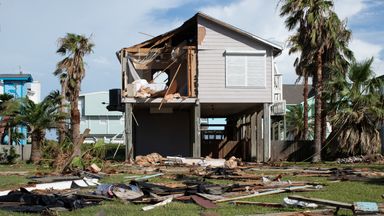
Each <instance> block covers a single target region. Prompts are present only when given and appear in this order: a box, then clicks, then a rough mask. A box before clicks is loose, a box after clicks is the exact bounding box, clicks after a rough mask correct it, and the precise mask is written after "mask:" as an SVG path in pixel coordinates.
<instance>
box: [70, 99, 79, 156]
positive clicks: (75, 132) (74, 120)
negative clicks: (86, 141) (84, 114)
mask: <svg viewBox="0 0 384 216" xmlns="http://www.w3.org/2000/svg"><path fill="white" fill-rule="evenodd" d="M77 106H78V101H77V100H76V101H72V103H71V127H72V128H71V132H72V143H73V145H74V149H73V151H74V152H75V155H76V156H80V154H81V150H80V146H78V143H79V138H80V111H79V109H78V107H77Z"/></svg>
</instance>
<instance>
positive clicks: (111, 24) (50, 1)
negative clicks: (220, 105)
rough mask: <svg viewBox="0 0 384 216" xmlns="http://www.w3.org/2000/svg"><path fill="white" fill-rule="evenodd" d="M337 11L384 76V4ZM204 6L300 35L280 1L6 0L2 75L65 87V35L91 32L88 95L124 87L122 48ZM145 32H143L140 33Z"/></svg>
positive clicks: (0, 4)
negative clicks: (61, 48) (289, 26)
mask: <svg viewBox="0 0 384 216" xmlns="http://www.w3.org/2000/svg"><path fill="white" fill-rule="evenodd" d="M335 10H336V12H337V13H338V15H339V17H340V18H342V19H346V20H347V23H348V28H349V29H351V30H352V34H353V35H352V41H351V43H350V48H351V49H352V50H353V51H354V53H355V57H356V58H357V60H364V59H367V58H370V57H374V58H375V61H374V71H375V72H376V74H377V75H382V74H384V25H383V24H382V21H383V20H384V1H383V0H336V1H335ZM198 11H201V12H204V13H206V14H208V15H210V16H212V17H215V18H217V19H220V20H222V21H224V22H227V23H229V24H232V25H234V26H236V27H239V28H241V29H243V30H245V31H248V32H250V33H252V34H255V35H257V36H259V37H262V38H264V39H267V40H270V41H274V42H278V43H280V44H283V45H284V46H285V44H286V41H287V38H288V37H289V35H290V34H292V32H288V31H287V30H286V28H285V27H284V18H281V17H279V7H278V0H145V1H144V0H142V1H133V0H110V1H107V0H66V1H60V0H0V73H19V71H20V70H21V71H23V73H30V74H32V76H33V78H34V79H35V80H38V81H40V82H41V87H42V96H45V95H47V94H48V93H49V92H50V91H52V90H55V89H60V85H59V81H58V78H57V77H55V76H53V74H52V72H53V71H54V70H55V67H56V63H57V62H58V61H60V60H61V59H62V58H63V57H62V56H59V55H58V54H56V50H57V45H58V43H57V41H58V38H60V37H63V36H65V34H66V33H67V32H69V33H76V34H83V35H85V36H90V37H91V39H92V41H93V42H94V44H95V47H94V53H92V54H91V55H89V56H87V57H86V58H85V61H86V62H87V65H86V77H85V78H84V80H83V83H82V93H87V92H94V91H107V90H108V89H111V88H119V87H120V84H121V82H120V64H119V62H118V60H117V58H116V54H115V53H116V51H118V50H120V49H121V48H123V47H128V46H131V45H134V44H136V43H140V42H142V41H144V40H147V39H149V38H150V37H149V36H148V35H145V34H142V33H146V34H149V35H158V34H162V33H164V32H166V31H169V30H171V29H173V28H176V27H178V26H179V25H181V24H182V23H183V22H184V21H185V20H187V19H189V18H190V17H192V16H193V15H194V14H195V13H196V12H198ZM140 32H142V33H140ZM294 59H295V56H292V55H291V56H290V55H288V48H286V49H285V50H284V51H283V53H282V54H281V55H280V56H279V57H278V58H276V59H275V60H276V62H277V65H278V68H279V71H280V72H281V73H283V74H284V76H283V80H284V83H294V82H295V81H296V79H297V76H296V75H295V72H294V67H293V66H292V65H293V62H294Z"/></svg>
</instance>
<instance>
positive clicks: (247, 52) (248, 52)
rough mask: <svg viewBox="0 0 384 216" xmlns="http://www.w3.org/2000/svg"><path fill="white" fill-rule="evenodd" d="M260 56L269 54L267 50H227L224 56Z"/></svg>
mask: <svg viewBox="0 0 384 216" xmlns="http://www.w3.org/2000/svg"><path fill="white" fill-rule="evenodd" d="M227 54H228V55H236V54H239V55H260V54H264V55H265V54H267V51H266V50H225V51H224V55H227Z"/></svg>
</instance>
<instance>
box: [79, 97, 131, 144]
mask: <svg viewBox="0 0 384 216" xmlns="http://www.w3.org/2000/svg"><path fill="white" fill-rule="evenodd" d="M108 101H109V94H108V92H107V91H101V92H92V93H85V94H81V95H80V97H79V110H80V116H81V117H80V131H81V132H83V131H84V130H85V129H86V128H89V129H90V130H91V131H90V136H89V137H90V138H88V139H87V140H86V142H94V141H96V140H99V139H104V141H105V142H106V143H109V142H112V143H122V142H123V139H122V133H123V130H124V116H123V115H122V113H121V112H116V111H112V112H110V111H108V110H107V108H106V106H107V105H108ZM112 138H113V139H112Z"/></svg>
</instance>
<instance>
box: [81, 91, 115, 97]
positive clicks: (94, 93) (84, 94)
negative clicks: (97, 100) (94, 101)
mask: <svg viewBox="0 0 384 216" xmlns="http://www.w3.org/2000/svg"><path fill="white" fill-rule="evenodd" d="M105 93H108V91H97V92H88V93H82V94H80V95H79V96H87V95H96V94H105Z"/></svg>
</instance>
